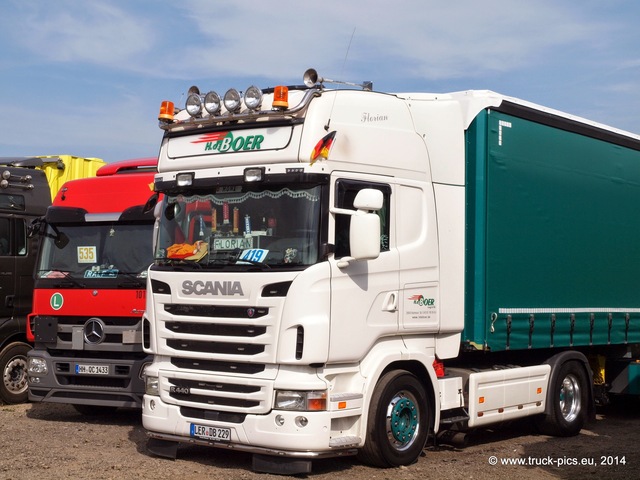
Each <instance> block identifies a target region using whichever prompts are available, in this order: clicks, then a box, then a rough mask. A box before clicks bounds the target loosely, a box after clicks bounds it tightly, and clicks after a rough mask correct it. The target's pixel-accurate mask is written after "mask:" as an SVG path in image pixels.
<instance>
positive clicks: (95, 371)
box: [76, 363, 109, 375]
mask: <svg viewBox="0 0 640 480" xmlns="http://www.w3.org/2000/svg"><path fill="white" fill-rule="evenodd" d="M76 375H109V365H85V364H80V363H78V364H76Z"/></svg>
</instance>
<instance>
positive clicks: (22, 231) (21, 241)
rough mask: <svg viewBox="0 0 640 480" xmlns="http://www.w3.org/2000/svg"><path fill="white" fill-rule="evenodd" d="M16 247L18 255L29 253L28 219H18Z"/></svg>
mask: <svg viewBox="0 0 640 480" xmlns="http://www.w3.org/2000/svg"><path fill="white" fill-rule="evenodd" d="M16 247H17V248H16V249H17V251H18V255H20V256H24V255H26V254H27V221H26V220H24V219H18V220H16Z"/></svg>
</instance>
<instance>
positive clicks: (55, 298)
mask: <svg viewBox="0 0 640 480" xmlns="http://www.w3.org/2000/svg"><path fill="white" fill-rule="evenodd" d="M49 304H50V305H51V308H53V309H54V310H60V309H61V308H62V305H63V304H64V297H63V296H62V294H61V293H59V292H56V293H54V294H53V295H51V299H50V300H49Z"/></svg>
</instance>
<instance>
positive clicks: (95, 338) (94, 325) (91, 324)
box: [83, 318, 106, 345]
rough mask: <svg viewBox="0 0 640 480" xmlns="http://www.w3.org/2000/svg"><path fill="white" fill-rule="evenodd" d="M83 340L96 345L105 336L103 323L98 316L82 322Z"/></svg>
mask: <svg viewBox="0 0 640 480" xmlns="http://www.w3.org/2000/svg"><path fill="white" fill-rule="evenodd" d="M83 335H84V341H85V342H86V343H88V344H89V345H98V344H99V343H102V342H103V341H104V339H105V338H106V334H105V332H104V323H102V320H100V319H99V318H90V319H89V320H87V322H86V323H85V324H84V328H83Z"/></svg>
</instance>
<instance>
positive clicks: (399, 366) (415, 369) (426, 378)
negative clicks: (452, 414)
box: [363, 360, 440, 433]
mask: <svg viewBox="0 0 640 480" xmlns="http://www.w3.org/2000/svg"><path fill="white" fill-rule="evenodd" d="M393 370H404V371H407V372H409V373H412V374H413V375H414V376H415V377H416V378H417V379H418V381H419V382H420V383H421V384H422V385H423V386H424V387H425V390H426V391H427V395H428V397H429V402H430V404H429V407H430V408H431V415H430V419H429V421H430V425H429V429H430V430H431V432H434V429H435V426H436V425H438V423H439V421H440V418H439V417H440V415H439V412H440V397H439V396H438V395H436V394H435V388H434V382H437V377H436V372H435V370H434V369H433V366H432V365H425V364H424V363H423V362H420V361H418V360H395V361H392V362H390V363H389V364H387V365H386V366H384V368H382V369H381V370H380V371H378V372H377V374H376V375H375V378H371V381H370V382H368V383H369V385H368V387H367V395H366V397H367V405H369V404H370V402H371V399H372V397H373V392H374V390H375V388H376V386H377V384H378V382H379V381H380V379H381V378H382V377H383V376H384V375H385V374H387V373H388V372H391V371H393ZM364 411H365V412H366V413H365V414H364V417H365V418H363V425H366V424H367V422H368V421H369V419H368V409H365V410H364ZM434 433H435V432H434Z"/></svg>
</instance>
